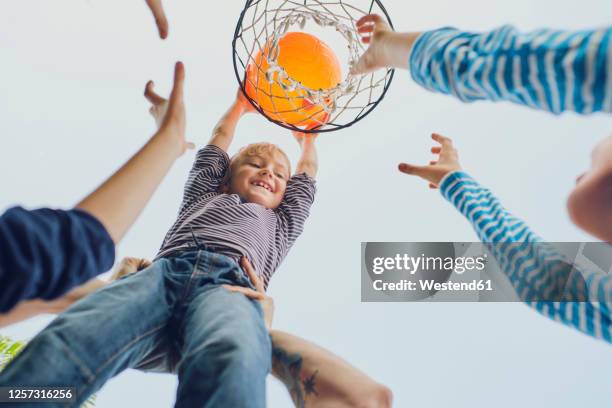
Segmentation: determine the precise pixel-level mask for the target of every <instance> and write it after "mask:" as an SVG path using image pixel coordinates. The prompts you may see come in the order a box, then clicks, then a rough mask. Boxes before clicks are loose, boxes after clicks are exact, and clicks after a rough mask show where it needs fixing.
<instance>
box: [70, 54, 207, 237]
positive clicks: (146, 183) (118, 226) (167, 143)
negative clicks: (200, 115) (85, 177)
mask: <svg viewBox="0 0 612 408" xmlns="http://www.w3.org/2000/svg"><path fill="white" fill-rule="evenodd" d="M184 80H185V68H184V66H183V63H182V62H177V63H176V67H175V70H174V87H173V88H172V93H171V94H170V98H169V100H168V101H166V100H165V99H163V98H161V97H160V96H159V95H157V94H155V92H153V84H152V82H149V83H148V84H147V88H146V91H145V96H146V97H147V99H149V100H150V101H151V102H152V103H153V105H154V107H155V108H157V107H159V106H162V105H163V106H166V107H165V109H163V115H161V116H160V117H159V121H158V123H159V124H160V127H159V130H158V131H157V132H156V133H155V134H154V135H153V137H152V138H151V139H150V140H149V141H148V142H147V144H146V145H145V146H144V147H143V148H142V149H140V151H139V152H138V153H136V154H135V155H134V156H133V157H132V158H131V159H130V160H129V161H128V162H127V163H126V164H125V165H124V166H123V167H121V168H120V169H119V170H118V171H117V172H116V173H115V174H114V175H112V176H111V177H110V178H109V179H108V180H107V181H106V182H104V183H103V184H102V185H101V186H100V187H98V189H97V190H95V191H94V192H93V193H91V194H90V195H89V196H87V197H86V198H85V199H84V200H83V201H81V202H80V203H79V204H77V206H76V207H77V208H80V209H82V210H85V211H87V212H89V213H90V214H92V215H94V216H95V217H96V218H97V219H98V220H100V222H102V224H103V225H104V226H105V227H106V230H107V231H108V233H109V235H110V236H111V238H112V239H113V241H114V242H115V243H118V242H119V241H120V240H121V238H123V236H124V235H125V233H126V232H127V230H128V229H129V228H130V227H131V226H132V224H133V223H134V221H136V218H138V216H139V215H140V212H141V211H142V210H143V208H144V206H145V205H146V204H147V202H148V201H149V199H150V198H151V196H152V195H153V193H154V192H155V190H156V189H157V186H158V185H159V184H160V183H161V181H162V179H163V178H164V177H165V175H166V174H167V173H168V171H169V170H170V167H171V166H172V164H174V161H175V160H176V159H177V158H179V157H180V156H182V155H183V153H184V152H185V150H186V149H193V148H194V147H195V146H194V145H193V143H189V142H186V141H185V105H184V103H183V83H184ZM161 111H162V110H160V112H161ZM156 119H157V118H156Z"/></svg>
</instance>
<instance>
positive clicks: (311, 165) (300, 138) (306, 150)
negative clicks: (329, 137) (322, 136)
mask: <svg viewBox="0 0 612 408" xmlns="http://www.w3.org/2000/svg"><path fill="white" fill-rule="evenodd" d="M293 136H294V137H295V139H296V140H297V142H298V143H299V145H300V148H301V149H302V154H301V156H300V160H299V161H298V164H297V167H296V168H295V174H300V173H306V174H308V175H309V176H310V177H312V178H315V177H316V176H317V171H318V170H319V158H318V156H317V147H316V145H315V140H316V138H317V136H319V135H318V134H316V133H301V132H293Z"/></svg>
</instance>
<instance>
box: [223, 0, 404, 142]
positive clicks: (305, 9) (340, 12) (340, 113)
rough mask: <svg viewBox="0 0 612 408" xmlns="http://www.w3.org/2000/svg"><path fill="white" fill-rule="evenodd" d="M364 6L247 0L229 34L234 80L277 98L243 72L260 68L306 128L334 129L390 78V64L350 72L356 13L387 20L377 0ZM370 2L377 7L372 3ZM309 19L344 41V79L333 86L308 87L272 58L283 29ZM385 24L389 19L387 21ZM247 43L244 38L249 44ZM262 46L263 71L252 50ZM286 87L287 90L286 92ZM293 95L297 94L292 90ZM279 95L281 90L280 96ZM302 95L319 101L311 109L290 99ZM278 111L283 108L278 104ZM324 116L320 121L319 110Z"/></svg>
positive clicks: (365, 108)
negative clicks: (310, 124)
mask: <svg viewBox="0 0 612 408" xmlns="http://www.w3.org/2000/svg"><path fill="white" fill-rule="evenodd" d="M359 2H361V3H363V5H365V9H363V8H358V7H356V6H355V5H354V4H350V3H348V2H347V1H344V0H336V1H329V2H327V1H320V0H306V1H292V0H276V1H275V0H247V4H246V6H245V9H244V11H243V13H242V15H241V18H240V21H239V23H238V27H237V28H236V35H235V38H234V44H233V45H234V67H235V68H236V75H237V77H238V80H239V81H241V83H242V84H243V85H242V86H243V91H244V90H245V87H246V84H245V81H249V82H250V84H249V85H251V86H252V87H254V88H255V89H257V90H258V92H262V93H264V94H266V95H267V96H268V97H270V98H275V99H278V98H279V95H271V94H269V93H266V91H265V89H264V88H263V86H260V85H261V84H260V83H259V76H260V75H257V76H256V78H257V79H256V81H255V82H253V81H252V80H251V79H250V78H249V77H248V75H246V71H247V67H254V68H255V69H256V70H257V72H258V73H263V74H264V75H263V76H264V77H265V79H266V80H267V81H268V83H269V84H272V83H274V82H276V83H277V84H278V85H279V86H280V88H281V89H282V90H283V92H284V94H285V98H286V100H287V101H289V102H290V104H291V106H292V107H293V111H292V112H297V113H301V114H303V116H304V121H313V122H315V125H316V126H314V127H313V129H306V131H312V132H315V131H316V132H322V131H333V130H338V129H341V128H344V127H347V126H350V125H352V124H353V123H355V122H357V121H358V120H360V119H362V118H363V117H364V116H366V115H367V114H368V113H369V112H370V111H371V110H373V109H374V107H375V106H376V105H377V104H378V103H379V102H380V100H382V98H383V97H384V94H385V92H386V90H387V88H388V87H389V85H390V82H391V80H392V78H393V70H392V69H387V70H379V71H375V72H373V73H370V74H366V75H352V74H351V73H350V68H351V67H352V66H353V65H354V64H355V63H356V62H357V60H358V59H359V57H360V56H361V55H362V54H363V53H364V52H365V51H366V48H365V47H364V45H363V44H362V43H361V41H360V35H359V33H358V32H357V27H356V25H355V23H356V22H357V20H359V18H361V17H362V16H364V15H367V14H369V13H371V12H378V13H380V14H384V15H385V16H386V17H387V20H389V18H388V15H387V14H386V11H385V10H384V8H383V7H382V4H380V2H379V1H376V0H372V1H369V0H368V1H364V0H362V1H359V0H354V1H353V2H352V3H359ZM375 6H378V7H376V8H377V10H374V11H373V9H374V8H375ZM309 21H311V22H314V23H316V25H318V26H319V27H322V28H331V29H335V31H337V32H338V33H339V34H340V35H341V36H342V38H343V39H344V40H345V41H346V43H347V45H348V54H349V57H348V58H349V60H348V64H347V65H348V67H349V72H348V73H347V75H346V77H345V78H344V80H343V81H342V82H341V83H339V84H338V85H337V86H335V87H333V88H329V89H311V88H309V87H307V86H305V85H304V84H302V83H301V82H300V81H298V80H296V79H294V78H291V76H290V75H289V74H287V72H286V71H285V69H284V68H283V67H282V66H281V65H280V64H279V63H278V57H279V54H280V46H279V41H280V40H281V39H282V38H283V36H284V35H285V34H286V33H287V32H288V31H289V30H295V29H298V28H299V30H300V31H303V30H304V28H305V27H306V24H307V22H309ZM389 24H391V22H390V21H389ZM249 43H250V44H249ZM264 49H265V50H266V51H265V52H264V58H265V59H266V62H267V67H266V69H265V71H264V70H263V69H262V67H261V66H260V64H259V63H258V62H257V61H256V59H255V55H256V54H257V53H258V52H262V50H264ZM289 93H291V95H289ZM245 95H246V96H247V98H248V99H249V100H250V101H251V102H252V103H253V105H254V106H255V107H256V108H258V110H259V111H260V112H261V113H262V114H263V115H264V116H266V117H268V119H270V120H271V121H273V122H275V123H277V124H279V125H281V126H283V127H286V128H290V129H293V130H303V129H300V128H298V127H296V126H295V125H292V124H288V123H285V122H283V121H282V120H280V121H279V120H275V119H272V118H270V117H269V116H268V115H270V114H277V113H280V112H277V111H274V110H273V111H266V110H264V109H262V107H261V106H260V105H259V104H258V103H257V101H256V100H254V99H252V98H251V97H249V96H248V95H247V94H246V92H245ZM296 95H297V96H296ZM280 97H281V98H282V96H280ZM297 99H306V100H307V101H308V104H307V105H317V106H319V107H320V109H318V110H317V111H316V112H305V111H304V108H303V106H304V105H303V104H296V103H295V100H297ZM283 112H287V111H286V110H284V111H283ZM322 112H325V114H326V115H323V116H324V117H325V118H326V120H325V122H323V121H321V120H320V119H318V118H320V117H321V116H322V115H321V113H322Z"/></svg>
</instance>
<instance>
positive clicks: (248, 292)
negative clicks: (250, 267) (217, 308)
mask: <svg viewBox="0 0 612 408" xmlns="http://www.w3.org/2000/svg"><path fill="white" fill-rule="evenodd" d="M223 287H224V288H225V289H227V290H229V291H230V292H236V293H242V294H243V295H245V296H246V297H248V298H250V299H256V300H264V299H265V298H266V295H264V294H263V293H261V292H257V291H255V290H253V289H250V288H245V287H242V286H230V285H223Z"/></svg>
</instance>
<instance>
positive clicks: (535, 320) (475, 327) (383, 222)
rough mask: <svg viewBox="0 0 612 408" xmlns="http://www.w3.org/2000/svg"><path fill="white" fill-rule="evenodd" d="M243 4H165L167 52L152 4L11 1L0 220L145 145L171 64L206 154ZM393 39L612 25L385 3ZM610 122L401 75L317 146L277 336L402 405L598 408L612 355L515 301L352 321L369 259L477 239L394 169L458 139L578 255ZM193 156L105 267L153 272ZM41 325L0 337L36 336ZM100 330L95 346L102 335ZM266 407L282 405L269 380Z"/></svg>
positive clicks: (440, 2)
mask: <svg viewBox="0 0 612 408" xmlns="http://www.w3.org/2000/svg"><path fill="white" fill-rule="evenodd" d="M242 5H243V2H242V1H238V0H232V1H225V2H206V1H195V0H182V1H171V0H167V1H166V8H167V12H168V17H169V18H170V21H171V31H170V38H169V39H168V40H167V41H165V42H161V41H160V40H159V39H158V38H157V32H156V31H155V28H154V24H153V21H152V18H151V16H150V15H149V14H148V10H147V9H146V7H145V5H144V1H140V0H136V1H130V2H128V1H124V0H123V1H120V0H107V1H99V0H53V1H49V0H20V1H12V2H9V3H7V2H4V4H3V7H2V12H0V56H1V57H0V61H1V65H2V70H1V73H2V75H0V89H1V91H0V135H1V136H0V137H1V140H2V145H1V146H2V147H1V148H0V186H1V187H2V194H0V210H3V209H5V208H8V207H9V206H11V205H15V204H17V203H19V204H22V205H25V206H28V207H37V206H54V207H69V206H71V205H74V204H75V203H76V202H77V201H78V200H79V199H80V198H82V197H83V196H84V195H85V194H87V193H88V192H89V191H90V190H91V189H93V188H94V187H95V186H96V185H97V184H98V183H99V182H101V181H102V180H104V178H106V177H107V176H108V175H110V174H111V173H112V172H113V171H114V170H116V169H117V168H118V167H119V166H120V165H121V164H122V163H123V162H124V161H125V160H127V159H128V158H129V157H130V155H131V154H133V153H134V152H135V151H136V150H137V149H138V148H139V147H140V146H141V145H142V144H143V143H145V141H146V140H147V138H148V137H149V136H150V135H151V134H152V132H153V131H154V123H153V120H152V119H151V118H150V117H149V116H148V105H147V103H146V102H145V100H144V98H143V97H142V91H143V88H144V84H145V82H146V81H147V80H149V79H154V80H155V81H156V83H157V85H158V87H157V89H158V90H159V91H161V92H164V93H166V92H167V91H168V90H169V86H170V83H171V78H172V67H173V63H174V61H175V60H177V59H182V60H183V61H184V62H185V64H186V68H187V82H186V88H187V90H186V105H187V111H188V137H189V138H190V139H192V140H193V141H194V142H196V143H197V144H198V145H200V146H201V145H202V144H203V143H205V142H206V141H207V139H208V137H209V134H210V131H211V129H212V127H213V125H214V124H215V122H216V120H217V119H218V117H219V116H220V115H221V114H222V113H223V112H224V110H225V109H226V107H227V106H228V105H229V104H230V102H231V101H232V98H233V97H234V95H235V90H236V87H237V83H236V79H235V77H234V74H233V69H232V65H231V64H232V61H231V55H232V53H231V40H232V35H233V31H234V27H235V23H236V21H237V18H238V15H239V12H240V10H241V8H242ZM385 5H386V6H387V9H388V10H389V13H390V14H391V16H392V18H393V20H394V23H395V25H396V27H397V28H398V29H401V30H425V29H430V28H436V27H439V26H446V25H454V26H458V27H461V28H465V29H473V30H486V29H490V28H494V27H496V26H499V25H501V24H505V23H511V24H514V25H516V26H518V27H519V28H520V29H523V30H530V29H534V28H538V27H556V28H571V29H580V28H588V27H593V26H599V25H604V24H610V23H611V21H612V3H610V1H609V0H581V1H569V0H538V1H532V0H512V1H506V0H504V1H501V0H498V1H490V0H465V1H452V0H428V1H426V2H414V1H402V0H387V1H385ZM611 125H612V121H611V119H610V117H609V116H604V115H595V116H591V117H578V116H576V115H574V114H566V115H563V116H561V117H554V116H552V115H549V114H546V113H541V112H534V111H530V110H528V109H526V108H522V107H518V106H513V105H511V104H508V103H498V104H493V103H484V102H480V103H475V104H471V105H464V104H461V103H460V102H458V101H456V100H453V99H451V98H450V97H445V96H441V95H435V94H431V93H428V92H427V91H425V90H422V89H420V88H418V87H417V86H416V85H415V84H414V83H413V82H412V81H411V78H410V75H409V74H408V73H407V72H399V73H398V75H397V76H396V80H395V81H394V83H393V85H392V87H391V90H390V92H389V94H388V97H387V98H386V99H385V100H384V101H383V103H382V104H381V105H380V106H379V108H378V109H377V110H376V111H375V112H374V113H373V114H372V115H371V116H369V117H368V118H366V119H365V120H363V121H362V122H360V123H359V124H357V125H356V126H354V127H352V128H350V129H347V130H343V131H341V132H337V133H333V134H326V135H322V136H321V137H320V138H319V143H318V144H319V149H320V161H321V166H320V177H319V179H318V193H317V199H316V203H315V206H314V208H313V210H312V215H311V218H310V219H309V221H308V224H307V226H306V231H305V232H304V234H303V236H302V237H301V238H300V239H299V240H298V242H297V244H296V245H295V247H294V249H293V250H292V251H291V253H290V254H289V256H288V257H287V259H286V260H285V262H284V263H283V265H282V266H281V267H280V268H279V269H278V271H277V273H276V276H275V277H274V278H273V279H272V281H271V285H270V290H269V293H270V294H271V295H272V296H273V297H274V298H275V301H276V305H277V310H276V316H275V322H274V325H275V326H276V327H277V328H278V329H282V330H285V331H288V332H291V333H293V334H296V335H299V336H302V337H305V338H307V339H309V340H312V341H314V342H316V343H318V344H320V345H322V346H324V347H326V348H328V349H330V350H331V351H333V352H336V353H337V354H339V355H341V356H342V357H344V358H346V359H347V360H348V361H350V362H351V363H352V364H354V365H355V366H357V367H359V368H360V369H362V370H364V371H366V372H367V373H368V374H369V375H371V376H372V377H373V378H375V379H377V380H378V381H380V382H382V383H384V384H386V385H388V386H389V387H391V389H392V390H393V391H394V394H395V401H396V406H398V407H408V406H419V407H437V406H449V407H451V406H452V407H475V406H476V407H478V406H491V405H492V406H496V407H532V406H555V407H575V406H584V407H603V406H609V404H610V401H609V396H610V394H609V390H610V380H609V379H610V367H612V348H610V347H609V346H608V345H606V344H604V343H603V342H598V341H595V340H592V339H590V338H588V337H586V336H584V335H582V334H580V333H578V332H575V331H572V330H570V329H567V328H565V327H563V326H561V325H559V324H557V323H555V322H552V321H549V320H547V319H545V318H544V317H541V316H539V315H538V314H536V313H535V312H532V311H531V310H530V309H528V308H527V307H526V306H523V305H521V304H519V303H508V304H453V303H446V304H441V303H439V304H433V303H398V304H389V303H386V304H365V303H363V304H362V303H360V259H359V258H360V242H361V241H472V240H474V239H476V237H475V234H474V233H473V231H472V230H471V228H470V226H469V224H468V223H467V222H466V221H465V220H464V219H463V218H462V217H461V216H460V215H459V214H458V213H457V212H456V211H455V210H454V208H453V207H452V206H450V205H449V204H448V203H447V202H445V201H444V200H443V199H442V197H441V196H440V195H439V193H437V192H432V191H430V190H429V189H428V188H427V185H426V184H425V183H423V182H421V181H419V180H417V179H413V178H409V177H408V176H404V175H401V174H399V173H398V172H397V170H396V165H397V163H399V162H400V161H412V162H423V163H424V162H426V161H428V160H429V159H430V153H429V147H430V141H429V134H430V133H431V132H432V131H436V132H439V133H442V134H445V135H447V136H450V137H453V138H454V139H455V142H456V145H457V146H458V149H459V152H460V158H461V162H462V164H463V166H464V168H465V169H466V170H467V171H468V172H469V173H471V174H472V175H473V176H475V177H476V178H477V179H478V180H480V181H481V182H482V183H483V184H485V185H486V186H488V187H490V188H491V189H492V190H493V191H494V192H496V193H497V194H498V196H499V197H500V199H501V200H502V202H503V203H504V204H505V205H506V207H507V208H508V209H510V210H511V211H513V212H514V213H516V214H517V215H520V216H521V217H522V218H524V219H525V220H526V221H527V222H528V223H529V224H530V225H531V226H532V227H533V229H534V230H535V231H537V232H539V233H540V234H541V235H542V236H543V237H545V238H546V239H548V240H550V241H579V240H588V236H587V235H586V234H584V233H582V232H580V231H578V230H577V228H576V227H574V226H573V225H572V224H571V223H570V221H569V220H568V217H567V215H566V211H565V199H566V197H567V195H568V193H569V191H570V190H571V188H572V185H573V183H574V180H575V177H576V176H577V175H578V174H580V173H581V172H582V171H583V170H584V169H585V168H586V167H587V165H588V162H589V154H590V151H591V148H592V147H593V146H594V145H595V143H596V142H597V141H598V140H600V139H601V138H603V137H604V136H606V135H608V134H609V133H610V132H611V131H612V126H611ZM262 140H267V141H272V142H274V143H277V144H279V145H280V146H281V147H283V148H284V149H285V150H286V151H287V153H288V154H289V155H290V157H291V158H292V160H293V161H294V163H295V160H296V159H297V154H298V148H297V145H296V144H295V142H294V141H293V139H292V137H291V135H290V134H289V132H288V131H286V130H284V129H281V128H279V127H276V126H274V125H272V124H270V123H268V122H267V121H265V120H264V119H263V118H261V117H257V116H251V117H248V118H246V119H245V120H244V121H243V122H242V123H241V124H240V126H239V128H238V130H237V137H236V142H235V146H234V148H236V147H238V146H241V145H244V144H247V143H250V142H255V141H262ZM193 157H194V154H193V153H190V154H187V155H185V156H184V157H183V158H182V159H181V160H180V161H178V162H177V163H176V165H175V166H174V167H173V169H172V171H171V172H170V174H169V175H168V177H167V178H166V179H165V181H164V183H163V184H162V185H161V187H160V188H159V190H158V191H157V193H156V194H155V196H154V197H153V199H152V201H151V203H150V205H149V206H148V207H147V209H146V210H145V212H144V213H143V214H142V216H141V217H140V219H139V221H138V222H137V224H136V225H135V226H134V227H133V228H132V230H131V231H130V233H129V235H128V236H127V237H126V238H125V239H124V240H123V242H122V243H121V245H120V246H119V247H118V253H117V259H120V258H121V257H122V256H126V255H132V256H139V257H153V256H154V255H155V253H156V250H157V249H158V247H159V245H160V243H161V241H162V238H163V236H164V234H165V232H166V231H167V229H168V228H169V226H170V225H171V223H172V222H173V221H174V217H175V216H176V213H177V210H178V204H179V200H180V197H181V192H182V187H183V183H184V181H185V178H186V174H187V171H188V169H189V167H190V164H191V161H192V160H193ZM48 321H49V319H48V318H40V319H35V320H32V321H30V322H26V323H23V324H20V325H16V326H13V327H11V328H8V329H4V330H2V334H7V335H11V336H13V337H15V338H19V339H26V338H30V337H32V336H33V335H34V334H35V333H36V332H37V331H38V330H40V329H41V328H42V327H44V325H45V324H46V323H47V322H48ZM101 329H102V328H101ZM175 390H176V379H175V377H173V376H169V375H145V374H141V373H138V372H134V371H129V372H126V373H123V374H121V375H120V376H118V377H116V378H115V379H113V380H112V381H110V382H109V383H108V384H107V386H106V387H104V388H103V389H102V390H101V392H100V393H99V398H98V402H97V406H98V407H109V408H110V407H113V408H114V407H123V406H126V407H128V406H137V407H168V406H171V405H172V402H173V401H174V393H175ZM268 396H269V406H270V407H286V406H288V405H289V399H288V397H287V394H286V392H285V390H284V388H283V387H281V386H280V385H279V384H278V383H276V382H274V381H270V382H269V386H268Z"/></svg>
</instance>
